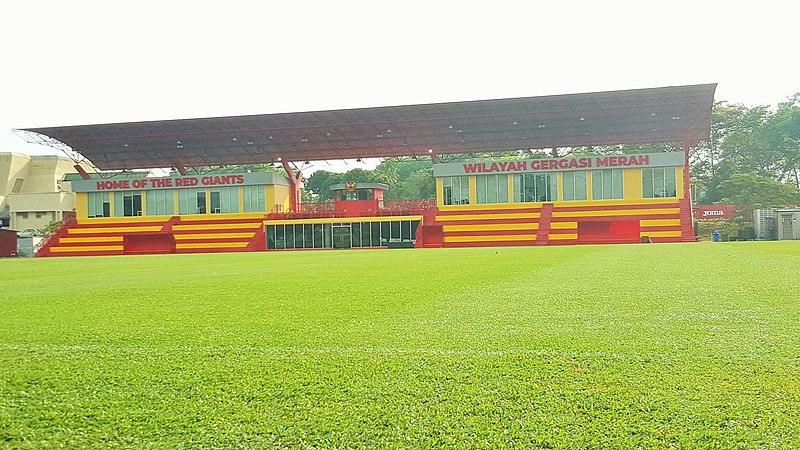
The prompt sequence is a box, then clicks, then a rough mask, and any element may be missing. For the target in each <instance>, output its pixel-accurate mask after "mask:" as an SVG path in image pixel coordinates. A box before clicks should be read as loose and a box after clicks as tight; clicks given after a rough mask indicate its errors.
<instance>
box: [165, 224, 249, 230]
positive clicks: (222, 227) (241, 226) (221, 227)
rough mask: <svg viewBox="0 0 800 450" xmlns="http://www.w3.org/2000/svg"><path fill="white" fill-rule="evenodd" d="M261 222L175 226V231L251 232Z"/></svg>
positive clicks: (173, 227)
mask: <svg viewBox="0 0 800 450" xmlns="http://www.w3.org/2000/svg"><path fill="white" fill-rule="evenodd" d="M260 226H261V222H251V223H204V224H199V225H173V226H172V229H173V230H175V231H195V230H250V229H253V228H259V227H260Z"/></svg>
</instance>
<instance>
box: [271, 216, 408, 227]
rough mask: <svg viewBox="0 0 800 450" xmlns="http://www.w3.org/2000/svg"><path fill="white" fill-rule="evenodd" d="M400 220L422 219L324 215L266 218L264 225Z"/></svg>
mask: <svg viewBox="0 0 800 450" xmlns="http://www.w3.org/2000/svg"><path fill="white" fill-rule="evenodd" d="M401 220H422V216H379V217H326V218H323V219H292V220H267V221H264V224H265V225H291V224H298V225H299V224H306V223H359V222H398V221H401Z"/></svg>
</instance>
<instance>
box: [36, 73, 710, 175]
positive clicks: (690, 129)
mask: <svg viewBox="0 0 800 450" xmlns="http://www.w3.org/2000/svg"><path fill="white" fill-rule="evenodd" d="M716 86H717V85H716V84H701V85H690V86H671V87H661V88H649V89H632V90H623V91H608V92H594V93H585V94H567V95H550V96H542V97H524V98H509V99H498V100H478V101H467V102H453V103H434V104H424V105H408V106H387V107H376V108H359V109H343V110H332V111H315V112H297V113H281V114H262V115H249V116H230V117H213V118H203V119H182V120H159V121H149V122H127V123H112V124H100V125H79V126H64V127H48V128H26V129H24V130H22V131H24V132H28V133H37V134H39V135H43V136H46V137H47V138H44V139H45V140H46V141H49V143H50V144H51V145H52V144H56V145H62V144H65V145H67V146H69V147H70V148H71V149H72V150H74V151H76V152H78V153H80V154H82V155H83V156H84V157H86V158H87V159H89V160H90V161H91V162H92V163H93V164H94V165H95V166H97V167H98V168H100V169H103V170H112V169H144V168H154V167H177V166H184V167H199V166H211V165H228V164H255V163H268V162H277V161H279V160H280V159H279V158H283V159H284V160H287V161H316V160H336V159H352V158H371V157H397V156H414V155H429V154H431V153H435V154H438V155H443V154H461V153H478V152H494V151H510V150H519V149H543V148H551V147H578V146H588V145H614V144H651V143H662V142H684V140H688V141H689V142H690V143H696V142H698V141H700V140H703V139H707V138H708V135H709V130H710V124H711V107H712V104H713V101H714V90H715V89H716ZM51 139H52V140H51Z"/></svg>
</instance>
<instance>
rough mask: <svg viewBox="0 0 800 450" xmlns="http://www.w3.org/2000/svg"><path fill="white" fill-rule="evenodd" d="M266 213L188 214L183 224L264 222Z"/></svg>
mask: <svg viewBox="0 0 800 450" xmlns="http://www.w3.org/2000/svg"><path fill="white" fill-rule="evenodd" d="M265 215H266V213H263V212H262V213H236V214H186V215H183V216H181V222H196V221H199V220H231V219H257V220H259V219H260V220H263V219H264V216H265Z"/></svg>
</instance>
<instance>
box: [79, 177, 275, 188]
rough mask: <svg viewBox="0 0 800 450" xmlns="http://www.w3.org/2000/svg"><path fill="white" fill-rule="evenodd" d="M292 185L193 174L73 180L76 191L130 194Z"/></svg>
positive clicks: (250, 178)
mask: <svg viewBox="0 0 800 450" xmlns="http://www.w3.org/2000/svg"><path fill="white" fill-rule="evenodd" d="M262 184H281V185H287V186H288V184H289V182H288V179H287V178H286V177H284V176H281V175H279V174H274V173H245V174H226V175H191V176H176V177H162V178H152V177H141V178H123V179H113V178H110V179H92V180H75V181H72V190H73V192H100V191H129V190H134V189H181V188H195V187H223V186H247V185H262Z"/></svg>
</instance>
